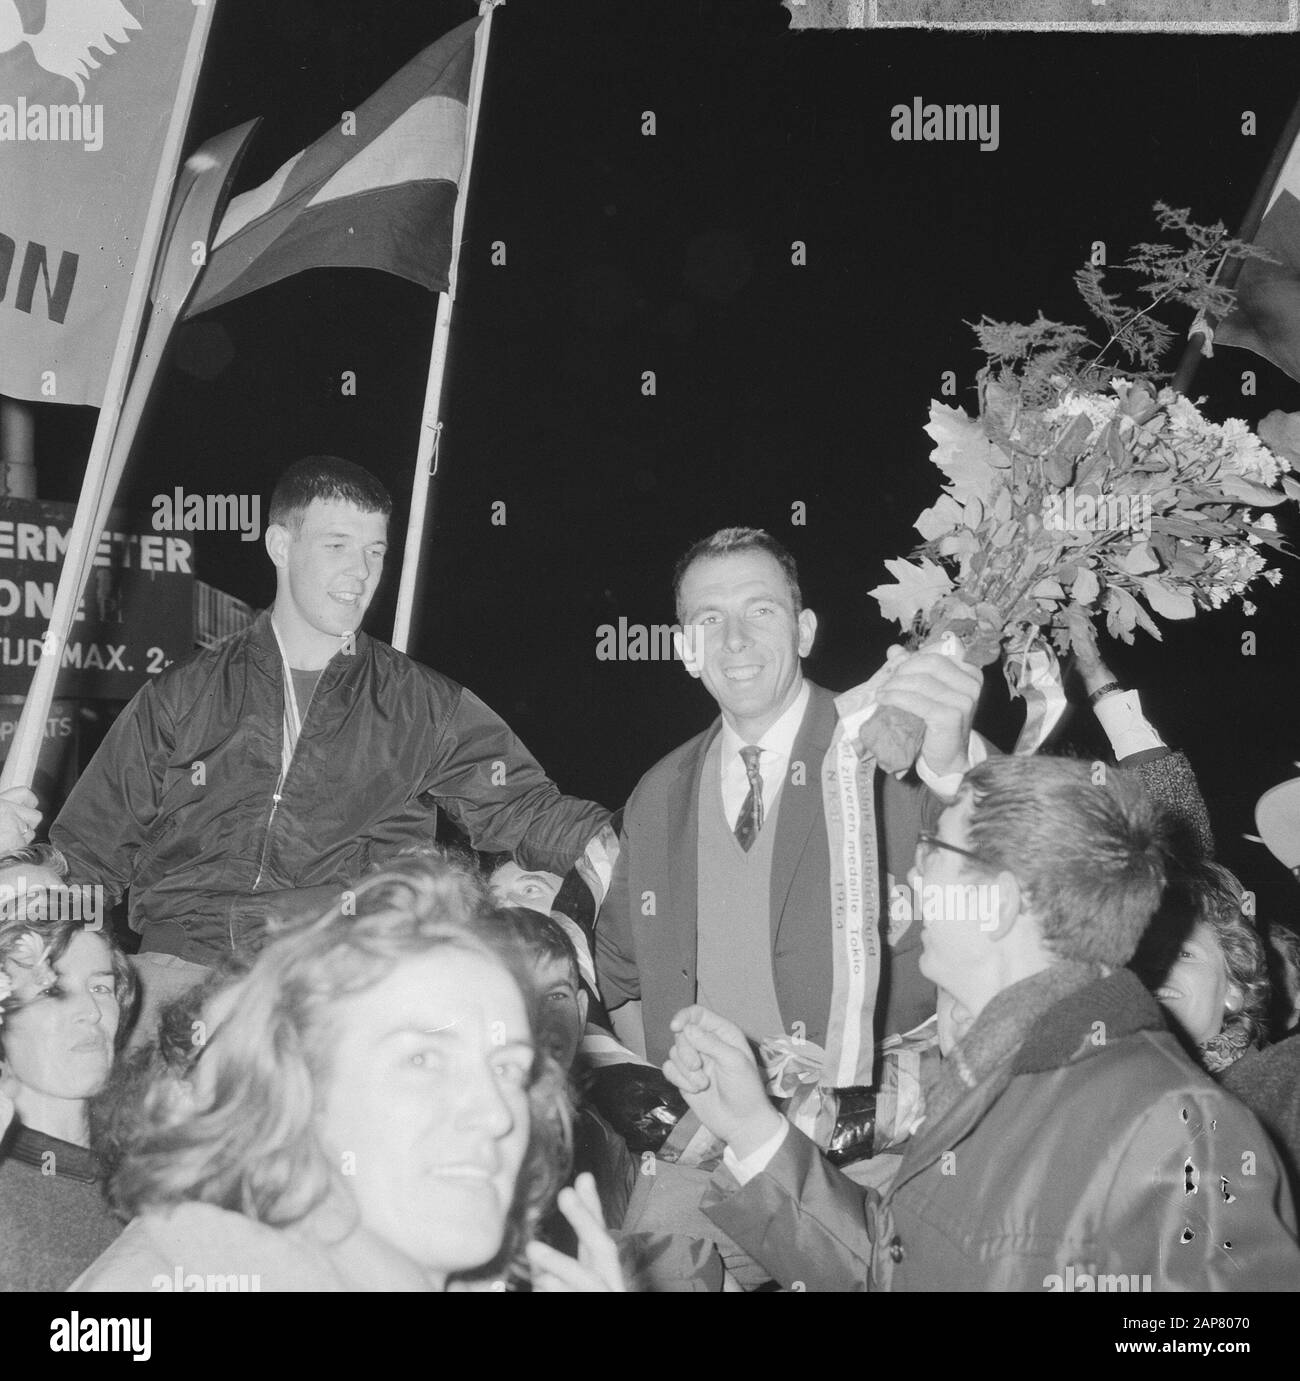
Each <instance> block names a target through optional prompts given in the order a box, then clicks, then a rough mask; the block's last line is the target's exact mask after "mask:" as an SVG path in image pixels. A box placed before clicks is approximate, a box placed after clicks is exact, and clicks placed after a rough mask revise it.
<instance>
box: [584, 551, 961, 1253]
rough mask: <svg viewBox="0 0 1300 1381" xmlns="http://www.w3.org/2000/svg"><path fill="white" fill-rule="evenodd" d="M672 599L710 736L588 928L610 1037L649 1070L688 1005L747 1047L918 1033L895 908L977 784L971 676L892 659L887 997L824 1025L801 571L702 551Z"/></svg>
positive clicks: (683, 567) (824, 913) (821, 718)
mask: <svg viewBox="0 0 1300 1381" xmlns="http://www.w3.org/2000/svg"><path fill="white" fill-rule="evenodd" d="M675 595H676V601H677V615H678V620H679V622H680V623H681V625H682V629H683V633H682V643H681V651H682V656H683V661H684V662H685V664H686V667H687V670H688V671H689V672H690V674H691V675H692V676H694V677H697V678H698V679H699V680H700V681H702V682H703V684H704V687H705V689H706V690H708V692H709V694H710V695H711V696H712V697H713V699H714V700H715V701H716V702H717V705H718V708H719V710H720V711H721V716H720V718H719V719H717V720H715V721H714V722H713V723H712V724H711V725H710V726H709V727H708V728H707V729H706V730H705V731H704V732H703V733H701V734H699V735H697V736H696V737H695V738H693V739H691V741H690V742H688V743H686V744H684V745H683V746H682V747H680V748H678V749H676V750H675V751H674V752H672V753H670V754H669V755H668V756H667V757H665V758H664V759H663V760H662V761H660V762H659V763H658V764H656V766H654V767H653V768H651V769H650V771H649V772H648V773H647V774H646V775H645V776H644V777H643V778H642V779H641V781H640V783H639V784H638V785H637V787H636V789H635V790H634V791H633V793H632V797H631V799H630V800H629V802H628V805H627V810H626V813H625V816H624V822H623V832H622V838H621V841H620V845H621V848H620V854H619V859H618V864H617V867H616V869H615V873H614V877H613V879H612V881H611V885H610V890H609V894H608V896H607V897H606V899H605V903H604V906H603V907H602V909H601V913H600V919H599V922H598V924H597V928H596V941H597V953H596V966H597V972H598V976H599V978H600V983H601V991H602V995H603V997H604V999H605V1001H606V1003H607V1004H608V1005H609V1006H610V1007H611V1008H622V1009H623V1011H622V1012H621V1013H618V1014H616V1016H615V1023H616V1025H617V1026H618V1028H619V1032H620V1035H621V1036H622V1038H623V1039H624V1040H625V1041H626V1042H627V1043H629V1044H632V1045H634V1046H635V1045H636V1043H637V1041H638V1038H639V1037H641V1036H642V1035H643V1039H644V1048H645V1052H646V1055H647V1057H648V1058H649V1059H650V1060H652V1061H654V1062H655V1063H661V1062H662V1061H664V1060H666V1059H667V1057H668V1053H669V1049H670V1047H671V1046H672V1042H673V1033H672V1031H671V1029H670V1026H669V1023H670V1021H671V1020H672V1017H673V1015H674V1014H675V1013H676V1012H677V1011H678V1010H680V1009H681V1008H682V1007H683V1006H689V1005H691V1004H693V1003H699V1004H701V1005H704V1006H707V1007H709V1008H710V1009H711V1010H714V1011H717V1012H719V1013H721V1014H723V1015H724V1016H726V1017H727V1018H728V1019H729V1020H731V1021H733V1022H734V1023H735V1024H736V1025H737V1026H739V1027H740V1028H741V1030H742V1031H744V1033H745V1034H746V1035H747V1036H748V1037H749V1038H750V1040H751V1041H753V1042H755V1043H757V1042H759V1041H761V1040H764V1039H769V1038H772V1037H782V1036H785V1037H787V1038H792V1039H793V1040H794V1042H795V1043H796V1044H803V1043H804V1042H811V1043H814V1044H816V1045H817V1046H823V1045H825V1044H826V1043H827V1039H828V1034H829V1033H830V1032H831V1031H832V1029H833V1028H835V1027H836V1026H837V1025H838V1026H839V1027H840V1028H841V1029H842V1027H843V1025H844V1024H845V1023H853V1022H861V1023H862V1024H863V1025H870V1027H871V1028H872V1029H870V1030H864V1031H863V1032H862V1033H861V1038H862V1041H863V1043H864V1048H867V1049H870V1046H871V1043H872V1042H873V1041H876V1040H879V1039H881V1038H883V1037H885V1036H888V1035H890V1034H894V1033H903V1032H907V1031H909V1030H911V1029H912V1028H913V1027H915V1026H916V1025H918V1024H919V1023H921V1022H923V1021H925V1020H926V1019H927V1018H928V1017H930V1016H932V1015H933V1014H934V1010H935V988H934V985H933V984H932V983H931V982H930V981H929V980H928V979H926V978H925V977H924V976H923V975H922V974H921V972H920V970H919V968H918V960H919V955H920V935H919V931H920V926H919V925H914V924H911V923H910V920H909V919H908V917H907V916H900V914H899V909H898V908H897V907H893V906H890V904H889V898H890V897H891V895H892V892H891V885H892V884H893V883H895V881H897V882H899V883H901V882H902V880H903V879H904V878H905V877H906V874H907V870H908V868H909V867H910V866H911V862H912V854H913V851H914V849H915V847H916V841H917V836H918V835H919V833H920V832H921V830H922V828H923V824H924V823H925V822H927V821H928V822H929V823H933V821H934V820H935V819H937V816H938V814H939V811H940V810H942V808H943V804H944V803H945V802H946V801H947V800H948V799H950V798H951V796H952V795H954V794H955V792H956V790H957V789H958V787H959V786H960V783H961V777H962V774H963V772H965V770H966V769H967V767H968V766H970V763H971V760H970V752H971V746H972V740H971V720H972V718H973V715H974V710H975V704H976V701H977V700H978V698H979V693H980V689H981V685H982V679H981V676H980V674H979V672H978V671H976V670H975V669H974V668H972V667H970V666H968V665H967V664H966V663H964V662H960V661H957V660H954V659H953V658H950V657H947V656H943V655H940V654H938V653H934V652H919V653H913V654H910V655H908V654H905V653H903V652H902V651H901V650H900V649H891V650H890V654H889V655H890V662H891V666H892V675H890V676H889V678H888V680H887V683H886V684H885V685H883V686H882V687H881V688H880V689H879V690H878V692H877V696H876V699H877V703H878V704H882V705H897V706H899V707H900V708H904V709H909V710H911V711H913V713H915V714H917V715H918V716H919V717H920V718H921V719H922V720H923V721H924V723H925V726H926V733H925V739H924V743H923V747H922V752H921V759H920V761H919V763H918V772H919V773H920V776H921V778H922V781H919V782H918V781H900V780H897V779H895V778H894V777H892V776H889V775H887V774H885V773H883V772H879V771H877V772H875V773H874V783H873V787H874V789H873V790H872V791H869V792H866V793H864V795H865V797H869V798H871V799H869V800H868V799H864V801H863V807H864V809H863V812H862V813H863V815H864V816H866V817H867V818H866V820H865V822H864V823H863V826H862V833H863V841H862V842H863V845H864V854H863V856H864V857H865V858H866V859H867V860H869V865H868V866H869V871H870V872H872V873H874V876H865V877H864V879H863V881H864V884H865V886H864V891H866V892H868V893H871V894H873V896H872V903H873V904H872V907H871V912H870V914H871V916H872V919H873V921H874V922H875V923H877V924H879V926H880V930H881V942H882V944H881V965H880V979H879V986H878V989H877V991H876V994H875V1000H874V1003H873V1004H872V1003H869V1004H866V1005H865V1006H861V1005H854V1004H852V1003H849V1004H845V1005H843V1006H842V1008H841V1010H839V1011H836V1010H835V1007H836V1002H837V997H836V994H837V992H839V991H840V989H839V987H838V985H837V983H836V974H835V968H836V964H835V945H836V901H835V900H834V899H833V893H834V892H836V891H837V882H836V878H835V874H834V869H833V866H832V861H831V851H830V842H829V836H828V830H827V813H826V806H825V803H824V792H823V768H824V764H825V760H826V758H827V753H828V750H829V749H830V747H831V743H832V739H833V737H834V735H835V730H836V727H837V723H838V720H837V714H836V708H835V698H834V696H833V695H832V693H831V692H830V691H827V690H824V689H823V688H822V687H820V686H816V685H814V684H813V683H812V682H810V681H808V680H807V679H806V678H805V677H804V675H803V668H802V659H803V658H804V657H806V656H807V655H808V653H809V652H810V651H811V650H812V646H813V640H814V638H815V636H816V631H817V618H816V615H815V614H814V613H813V612H812V610H811V609H806V608H804V607H803V599H802V595H801V593H800V589H799V579H798V572H797V569H796V566H795V562H794V559H793V557H792V556H791V555H790V553H789V552H788V551H786V549H785V548H784V547H783V546H782V545H781V544H780V543H779V542H777V541H776V540H774V539H773V538H772V537H770V536H769V535H768V534H767V533H765V532H762V531H760V530H758V529H753V528H726V529H723V530H722V531H720V532H717V533H715V534H714V535H713V536H712V537H708V538H705V539H704V540H703V541H701V542H698V543H696V544H695V546H693V547H692V548H691V549H690V550H689V551H688V552H687V553H686V554H685V556H683V557H682V559H681V561H680V562H679V563H678V566H677V572H676V578H675ZM975 743H976V745H978V746H977V747H976V749H975V752H976V755H977V757H982V756H983V748H982V745H979V741H978V739H976V740H975ZM923 783H924V784H923ZM866 871H868V869H864V872H866ZM634 1004H638V1005H639V1017H640V1026H641V1028H642V1030H641V1031H638V1030H637V1021H636V1013H637V1011H638V1007H637V1005H634ZM868 1009H869V1010H868ZM676 1168H677V1167H674V1170H676ZM657 1174H659V1176H660V1178H663V1176H662V1172H657ZM707 1178H708V1177H707V1175H704V1176H703V1178H702V1179H701V1181H700V1189H701V1192H702V1187H703V1184H704V1183H706V1182H707ZM655 1190H656V1193H657V1194H658V1193H660V1190H661V1187H660V1186H658V1185H656V1187H655ZM692 1223H693V1225H694V1226H695V1227H697V1228H698V1227H700V1223H699V1222H697V1221H696V1220H695V1219H694V1217H693V1216H692Z"/></svg>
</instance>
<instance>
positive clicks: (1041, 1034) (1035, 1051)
mask: <svg viewBox="0 0 1300 1381" xmlns="http://www.w3.org/2000/svg"><path fill="white" fill-rule="evenodd" d="M1099 1022H1100V1023H1104V1026H1103V1027H1102V1028H1101V1029H1102V1030H1104V1032H1105V1040H1104V1041H1103V1042H1098V1041H1097V1039H1096V1033H1097V1030H1098V1026H1097V1023H1099ZM1166 1029H1167V1027H1166V1025H1165V1019H1164V1015H1163V1013H1162V1011H1161V1008H1160V1006H1159V1004H1158V1003H1157V1002H1156V1000H1155V998H1153V997H1152V996H1151V994H1150V993H1148V992H1147V990H1146V989H1145V988H1144V987H1143V986H1142V983H1141V980H1139V979H1138V977H1137V976H1136V974H1134V973H1132V972H1131V971H1130V970H1129V969H1116V970H1114V971H1113V972H1112V973H1109V974H1107V975H1106V976H1105V977H1104V978H1099V979H1097V980H1096V981H1095V982H1092V983H1089V984H1088V985H1087V986H1086V987H1083V988H1080V989H1078V990H1077V991H1076V992H1074V993H1071V994H1070V995H1069V996H1068V997H1066V998H1063V999H1062V1000H1061V1001H1060V1002H1058V1003H1057V1004H1056V1005H1055V1006H1054V1007H1052V1008H1051V1009H1050V1010H1049V1011H1047V1012H1044V1013H1043V1015H1042V1016H1041V1017H1039V1019H1038V1020H1037V1021H1036V1022H1035V1023H1034V1024H1033V1026H1031V1027H1030V1028H1029V1033H1028V1035H1026V1037H1025V1039H1024V1041H1023V1042H1022V1043H1021V1046H1020V1049H1019V1051H1017V1053H1016V1055H1015V1058H1014V1059H1013V1060H1011V1061H1009V1062H1008V1063H1007V1064H1004V1065H1003V1066H1002V1068H1001V1069H1000V1070H999V1071H998V1072H996V1073H994V1074H993V1075H991V1076H990V1077H989V1078H987V1079H985V1080H984V1081H983V1082H982V1083H980V1084H979V1086H978V1087H977V1088H974V1089H972V1090H971V1091H970V1093H969V1094H968V1095H967V1096H966V1097H965V1098H963V1099H962V1100H961V1101H960V1102H959V1103H958V1104H957V1105H956V1107H954V1108H953V1109H952V1110H951V1112H949V1113H948V1115H947V1116H945V1117H944V1118H942V1119H941V1120H940V1121H939V1122H936V1123H934V1124H933V1125H932V1124H930V1123H928V1122H927V1123H925V1124H924V1125H923V1126H922V1127H921V1130H920V1131H919V1132H918V1133H917V1134H916V1137H915V1139H914V1141H913V1142H912V1145H911V1146H910V1147H909V1148H908V1150H907V1151H906V1153H905V1154H904V1158H903V1163H902V1165H901V1166H900V1167H899V1172H898V1175H897V1177H896V1178H895V1180H894V1183H893V1185H892V1186H891V1188H890V1190H889V1196H890V1197H892V1195H893V1194H894V1193H896V1192H897V1191H898V1190H899V1189H900V1188H901V1187H902V1186H903V1185H904V1184H905V1183H906V1182H907V1181H908V1180H911V1179H913V1178H915V1177H916V1176H917V1175H919V1174H920V1173H921V1172H922V1171H923V1170H925V1169H927V1168H928V1167H929V1166H931V1165H933V1164H934V1162H935V1161H937V1160H938V1159H939V1157H940V1156H942V1155H943V1153H944V1152H945V1151H948V1150H950V1149H951V1148H952V1147H953V1146H955V1145H956V1144H957V1143H958V1142H959V1141H961V1140H962V1139H963V1138H964V1137H966V1136H967V1135H969V1133H970V1131H971V1130H972V1128H974V1127H975V1126H976V1125H978V1123H979V1122H980V1121H982V1120H983V1117H984V1114H985V1113H986V1112H987V1111H988V1109H989V1108H990V1107H991V1106H992V1105H993V1103H995V1102H996V1101H997V1099H998V1098H999V1097H1000V1096H1001V1094H1002V1091H1003V1090H1004V1089H1005V1088H1006V1086H1007V1085H1008V1084H1009V1083H1010V1082H1011V1080H1012V1079H1013V1078H1014V1077H1015V1076H1016V1075H1018V1074H1042V1073H1046V1072H1048V1071H1050V1070H1053V1069H1063V1068H1064V1067H1065V1066H1067V1065H1071V1064H1078V1063H1080V1062H1082V1061H1083V1060H1086V1059H1089V1058H1091V1057H1092V1056H1093V1055H1097V1054H1100V1053H1101V1051H1102V1050H1104V1049H1106V1048H1107V1047H1108V1046H1110V1045H1112V1044H1113V1043H1114V1042H1115V1041H1116V1040H1119V1039H1120V1038H1122V1037H1124V1036H1133V1035H1136V1034H1137V1033H1138V1032H1140V1031H1164V1030H1166Z"/></svg>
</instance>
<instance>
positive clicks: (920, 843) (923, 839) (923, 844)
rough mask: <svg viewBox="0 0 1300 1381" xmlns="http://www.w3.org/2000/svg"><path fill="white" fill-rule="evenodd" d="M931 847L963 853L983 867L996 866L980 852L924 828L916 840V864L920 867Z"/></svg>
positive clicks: (963, 855) (965, 856) (962, 854)
mask: <svg viewBox="0 0 1300 1381" xmlns="http://www.w3.org/2000/svg"><path fill="white" fill-rule="evenodd" d="M931 849H947V850H948V852H949V853H954V854H961V856H962V857H963V858H969V859H970V860H972V862H975V863H978V864H979V865H980V867H981V868H992V867H994V865H993V864H992V863H990V862H989V861H988V859H987V858H984V857H983V856H981V855H980V854H973V853H971V851H970V850H969V849H963V848H960V847H959V846H958V845H956V844H949V843H948V841H947V840H946V839H940V838H939V836H938V835H937V834H931V833H930V832H929V831H928V830H924V831H922V833H921V834H920V835H919V836H918V837H917V840H916V865H917V867H918V868H919V867H920V866H921V864H922V863H923V862H924V860H925V856H926V854H928V853H929V852H930V850H931Z"/></svg>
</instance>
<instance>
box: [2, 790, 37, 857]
mask: <svg viewBox="0 0 1300 1381" xmlns="http://www.w3.org/2000/svg"><path fill="white" fill-rule="evenodd" d="M40 823H41V812H40V810H39V808H38V803H37V800H36V793H35V792H33V791H30V790H28V788H27V787H25V786H11V787H10V788H9V790H8V791H0V854H11V853H15V852H17V850H19V849H25V848H26V847H27V846H28V844H30V843H31V842H32V840H33V839H35V838H36V831H37V829H38V828H39V827H40Z"/></svg>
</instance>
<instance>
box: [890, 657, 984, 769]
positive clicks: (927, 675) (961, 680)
mask: <svg viewBox="0 0 1300 1381" xmlns="http://www.w3.org/2000/svg"><path fill="white" fill-rule="evenodd" d="M885 656H886V664H887V665H888V666H889V667H890V668H891V670H892V673H893V674H892V675H891V676H890V677H889V678H888V679H887V680H886V681H885V683H884V684H883V685H882V686H881V687H880V689H879V690H878V691H877V692H876V703H877V704H878V705H893V706H895V707H897V708H898V709H900V710H910V711H911V712H912V713H913V714H914V715H916V717H917V718H918V719H919V720H921V722H922V723H923V724H924V725H925V738H924V740H923V741H922V744H921V757H922V758H924V760H925V765H926V766H927V767H928V768H929V769H930V771H931V772H933V773H934V774H935V776H936V777H947V776H949V775H951V774H952V773H955V772H965V771H966V769H967V768H968V767H969V766H970V753H969V750H970V731H971V724H972V723H973V722H974V719H975V706H976V704H977V703H978V701H979V698H980V691H981V690H982V689H983V688H984V677H983V676H982V675H981V673H980V672H979V670H978V669H977V668H976V667H973V666H971V664H970V663H969V662H965V661H959V660H957V659H956V658H955V657H949V656H947V655H946V654H945V653H942V652H907V651H905V650H904V649H903V648H901V647H897V646H895V647H891V648H890V649H889V650H888V652H887V653H886V654H885Z"/></svg>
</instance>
